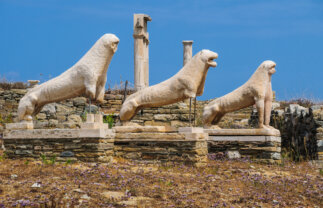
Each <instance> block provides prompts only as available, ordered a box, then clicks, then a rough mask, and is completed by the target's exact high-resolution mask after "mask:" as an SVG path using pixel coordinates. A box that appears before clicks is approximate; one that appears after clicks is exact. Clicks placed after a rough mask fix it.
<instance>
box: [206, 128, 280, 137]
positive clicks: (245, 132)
mask: <svg viewBox="0 0 323 208" xmlns="http://www.w3.org/2000/svg"><path fill="white" fill-rule="evenodd" d="M204 132H205V133H208V134H210V135H218V136H280V131H279V130H277V129H204Z"/></svg>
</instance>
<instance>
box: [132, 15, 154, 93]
mask: <svg viewBox="0 0 323 208" xmlns="http://www.w3.org/2000/svg"><path fill="white" fill-rule="evenodd" d="M133 21H134V22H133V37H134V41H135V43H134V62H135V63H134V66H135V83H134V85H135V86H134V87H135V90H141V89H143V88H145V87H148V86H149V47H148V45H149V34H148V32H147V22H148V21H151V18H150V16H148V15H146V14H134V17H133Z"/></svg>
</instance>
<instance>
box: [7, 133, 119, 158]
mask: <svg viewBox="0 0 323 208" xmlns="http://www.w3.org/2000/svg"><path fill="white" fill-rule="evenodd" d="M114 137H115V133H114V131H113V130H111V129H90V130H85V129H83V130H82V129H81V130H79V129H34V130H10V131H9V130H6V131H5V132H4V137H3V145H4V147H5V153H6V155H8V157H9V158H36V159H39V158H40V156H41V155H45V156H46V157H47V158H48V159H49V158H51V157H53V156H56V160H57V161H67V160H71V161H76V160H80V161H86V162H109V161H110V160H111V158H112V156H113V146H114Z"/></svg>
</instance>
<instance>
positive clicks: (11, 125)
mask: <svg viewBox="0 0 323 208" xmlns="http://www.w3.org/2000/svg"><path fill="white" fill-rule="evenodd" d="M33 128H34V124H33V123H32V122H21V123H7V124H6V129H7V130H17V129H33Z"/></svg>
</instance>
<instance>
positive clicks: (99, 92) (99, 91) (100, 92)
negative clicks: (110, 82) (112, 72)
mask: <svg viewBox="0 0 323 208" xmlns="http://www.w3.org/2000/svg"><path fill="white" fill-rule="evenodd" d="M106 81H107V78H106V76H104V77H103V78H102V80H100V81H99V82H98V84H97V87H96V95H95V99H96V100H97V101H99V102H100V103H103V102H104V93H105V83H106Z"/></svg>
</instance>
